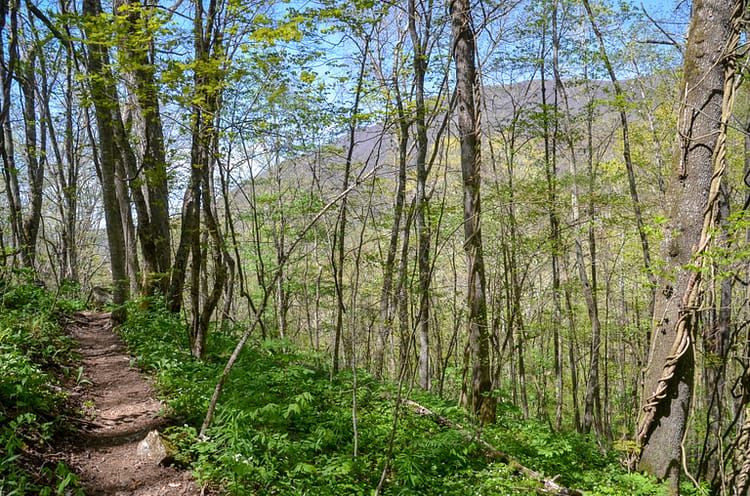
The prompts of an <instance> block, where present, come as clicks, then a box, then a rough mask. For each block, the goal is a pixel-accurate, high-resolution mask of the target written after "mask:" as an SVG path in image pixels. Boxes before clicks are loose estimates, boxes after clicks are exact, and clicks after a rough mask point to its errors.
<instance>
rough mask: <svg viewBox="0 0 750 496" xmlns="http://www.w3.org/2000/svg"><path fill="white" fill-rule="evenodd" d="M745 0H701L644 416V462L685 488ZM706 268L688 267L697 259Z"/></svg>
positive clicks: (684, 90) (687, 69) (688, 59)
mask: <svg viewBox="0 0 750 496" xmlns="http://www.w3.org/2000/svg"><path fill="white" fill-rule="evenodd" d="M743 7H744V5H743V2H737V3H735V2H718V1H715V0H705V1H701V2H695V3H693V12H692V19H691V22H690V29H689V31H688V43H687V48H686V51H685V61H684V72H683V82H682V86H681V92H680V94H681V95H682V97H683V101H682V105H681V108H680V114H679V116H678V124H677V127H678V132H679V135H678V138H677V143H676V145H675V152H674V158H673V163H672V171H671V175H670V177H669V185H668V189H667V204H668V205H669V206H670V211H669V212H668V219H669V220H668V223H667V224H666V225H665V227H664V234H665V236H664V242H663V244H662V258H663V260H664V261H665V264H666V265H665V267H664V274H665V276H663V277H662V279H661V281H660V288H661V291H659V292H658V293H657V298H656V302H655V307H654V332H653V342H652V346H651V349H652V350H653V352H652V354H651V357H650V361H649V365H648V367H647V369H646V375H645V383H644V396H643V405H644V407H643V410H642V412H641V416H640V418H639V422H638V430H637V436H636V442H637V444H638V446H640V447H641V451H640V457H639V458H638V457H637V455H636V460H637V461H638V469H639V470H644V471H646V472H649V473H651V474H653V475H655V476H656V477H658V478H659V479H663V480H667V481H669V484H670V489H671V492H672V493H673V494H677V493H678V490H679V478H680V472H681V470H680V468H681V455H682V451H681V443H682V440H683V437H684V434H685V429H686V424H687V420H688V416H689V412H690V407H691V404H690V403H691V396H692V393H693V387H694V384H693V382H694V371H695V363H694V343H693V336H695V335H697V331H698V326H699V325H700V318H701V313H700V311H699V309H700V308H701V305H702V297H701V291H702V289H701V286H702V284H703V280H702V279H703V276H704V275H705V270H704V269H703V268H702V266H703V265H704V264H705V258H704V257H703V254H704V251H705V250H706V248H707V247H708V245H709V244H710V242H711V237H710V229H711V228H712V227H714V226H715V221H716V217H717V216H718V198H719V195H720V189H721V180H722V176H723V171H724V166H725V152H726V148H725V138H726V125H727V121H728V119H729V115H730V113H731V108H732V103H733V87H734V86H733V85H734V82H733V78H734V71H735V65H734V57H735V55H736V54H735V50H736V46H737V42H738V38H739V30H738V26H737V22H738V20H739V19H740V18H741V17H742V13H743V12H744V8H743ZM689 263H690V264H691V265H695V266H696V267H697V269H690V268H687V267H686V265H687V264H689Z"/></svg>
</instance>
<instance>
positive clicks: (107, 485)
mask: <svg viewBox="0 0 750 496" xmlns="http://www.w3.org/2000/svg"><path fill="white" fill-rule="evenodd" d="M68 328H69V333H70V334H71V335H72V336H73V337H74V338H75V339H76V340H77V341H78V343H79V352H80V354H81V357H82V365H83V370H84V376H83V377H84V378H85V379H86V381H90V383H91V384H88V383H87V382H86V381H83V385H82V386H79V387H76V388H75V390H74V391H72V392H71V396H72V397H73V399H75V400H76V401H77V402H78V404H79V405H81V407H82V408H83V409H84V411H85V412H86V419H85V420H84V421H82V422H81V427H80V428H79V430H78V431H77V432H76V435H75V437H74V438H72V439H71V440H70V448H69V450H70V451H69V455H68V458H67V460H66V462H67V464H68V466H69V467H70V468H71V469H72V470H73V471H74V472H75V473H76V474H78V477H79V479H80V481H81V483H82V485H83V487H84V489H85V491H86V494H87V495H90V496H98V495H107V496H126V495H127V496H193V495H200V494H201V491H200V490H199V489H198V488H196V484H195V483H194V482H193V481H192V479H191V478H190V474H189V473H188V472H186V471H178V470H175V469H173V468H169V467H164V466H161V465H157V464H155V463H154V462H151V461H148V460H146V459H145V458H142V457H141V456H139V455H138V454H137V446H138V443H139V442H140V441H141V440H142V439H143V438H144V437H145V436H146V434H148V433H149V432H150V431H152V430H154V429H161V428H162V427H164V426H165V420H164V418H163V417H161V416H160V415H159V414H160V411H161V410H162V407H163V405H162V403H161V402H160V401H158V400H156V399H154V390H153V388H152V387H151V385H150V384H149V383H148V382H147V381H146V379H144V377H143V376H142V375H141V373H140V372H138V371H137V370H135V369H133V368H131V366H130V365H131V360H132V357H130V356H129V355H128V354H127V352H126V350H125V345H124V343H123V342H122V340H121V339H120V338H119V336H117V335H115V333H114V332H113V330H112V323H111V320H110V314H108V313H100V312H99V313H97V312H82V313H79V314H76V316H75V319H74V320H73V321H72V322H71V323H70V324H69V325H68Z"/></svg>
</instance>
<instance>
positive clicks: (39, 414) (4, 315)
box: [0, 281, 80, 495]
mask: <svg viewBox="0 0 750 496" xmlns="http://www.w3.org/2000/svg"><path fill="white" fill-rule="evenodd" d="M55 301H56V300H55V297H54V295H53V294H52V293H50V292H49V291H47V290H46V289H44V288H43V287H40V286H38V285H36V284H34V283H33V281H25V282H21V283H8V282H6V281H4V282H3V285H2V288H1V289H0V398H2V402H0V494H14V495H15V494H18V495H21V494H41V495H46V494H79V493H80V490H79V489H78V482H77V480H76V478H75V476H74V474H72V473H71V472H70V471H69V470H68V468H67V467H66V466H65V464H62V463H60V464H57V465H56V466H54V467H52V468H51V467H48V466H45V465H44V464H43V463H41V462H40V461H41V460H42V457H43V453H44V450H45V449H46V448H47V447H48V446H49V443H50V441H51V440H52V438H53V436H54V435H55V434H56V433H57V432H59V431H60V430H61V429H63V428H64V427H65V425H64V421H63V420H62V419H61V417H60V416H59V412H60V411H63V410H64V405H65V395H64V394H63V393H62V392H61V389H60V388H59V387H58V386H57V383H58V379H57V377H59V376H61V375H64V374H69V373H70V371H71V370H72V363H73V362H74V358H75V357H74V353H73V341H72V340H71V339H70V338H69V337H68V336H66V335H65V334H64V333H63V329H62V326H61V325H60V317H61V313H60V307H56V306H55V304H54V303H55ZM75 305H76V304H75V303H70V304H69V306H75Z"/></svg>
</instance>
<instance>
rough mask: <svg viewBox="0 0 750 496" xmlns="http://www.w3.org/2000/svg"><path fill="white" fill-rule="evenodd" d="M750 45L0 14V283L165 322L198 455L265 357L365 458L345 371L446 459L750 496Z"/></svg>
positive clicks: (231, 16) (683, 8)
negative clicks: (332, 416) (584, 444)
mask: <svg viewBox="0 0 750 496" xmlns="http://www.w3.org/2000/svg"><path fill="white" fill-rule="evenodd" d="M746 19H747V12H746V6H745V3H744V2H739V1H737V2H718V1H716V0H704V1H701V2H693V5H692V6H690V5H687V4H686V3H684V2H666V3H663V4H659V5H654V6H652V5H650V4H647V5H645V6H642V5H640V4H638V5H636V4H629V3H616V2H607V1H598V0H591V1H589V0H524V1H520V2H504V1H497V0H477V1H474V2H471V1H469V0H451V2H449V3H448V4H446V3H444V2H434V1H431V0H420V1H417V0H404V1H402V2H395V3H381V2H373V1H371V0H356V1H354V2H337V1H336V0H323V1H319V2H318V1H310V2H296V1H292V2H289V1H283V2H277V1H275V0H262V1H258V2H240V1H235V0H191V1H189V2H182V1H178V2H175V3H174V4H173V5H166V4H158V5H157V4H151V3H146V2H140V1H139V0H113V1H112V2H111V3H109V2H107V3H102V2H101V0H83V2H82V3H77V2H68V1H62V2H60V3H50V2H36V3H35V2H31V1H27V2H20V3H19V2H8V1H2V2H0V23H2V24H0V33H2V36H0V82H1V83H2V99H1V100H0V104H1V105H2V107H1V108H0V125H1V126H2V133H0V153H1V157H2V164H3V178H4V182H3V185H2V187H0V189H1V190H2V191H1V196H0V198H2V200H0V212H1V214H2V215H0V253H2V257H1V258H0V278H1V279H2V281H3V283H4V284H8V285H12V284H17V283H19V282H20V283H26V282H29V281H37V282H38V284H39V285H45V286H46V287H47V288H48V289H49V290H50V291H52V292H53V293H54V292H58V293H59V290H60V288H65V294H69V293H70V292H71V291H73V293H75V294H74V295H73V297H74V298H77V299H78V300H79V301H87V300H88V301H89V302H91V301H92V299H91V298H90V296H89V295H92V294H95V293H96V294H99V293H102V291H101V288H102V287H105V288H107V290H106V291H105V292H111V295H112V300H111V302H107V303H111V304H112V305H113V307H112V308H113V311H114V313H113V315H114V319H115V320H116V322H118V323H120V324H124V327H123V328H124V329H132V326H133V321H134V320H135V321H139V319H141V318H142V312H147V313H148V312H155V313H156V314H158V315H160V317H159V318H164V319H166V321H169V322H175V323H176V324H175V326H177V327H178V328H179V329H180V330H181V332H183V333H184V336H182V338H184V340H183V341H180V338H179V337H175V336H171V335H170V336H167V335H166V332H167V331H166V330H165V328H166V327H169V326H164V328H159V327H158V326H155V327H154V329H153V331H154V332H157V333H158V332H162V331H164V332H165V335H164V341H165V342H171V343H173V344H174V345H175V346H176V347H177V348H179V347H180V346H183V347H184V348H185V349H186V350H188V351H189V355H191V356H192V357H193V358H188V356H187V355H185V356H183V358H182V359H181V360H183V359H184V360H185V363H188V362H189V363H193V362H192V360H193V359H194V360H196V362H195V363H204V364H206V367H207V368H206V369H201V370H202V372H201V374H207V373H208V372H207V371H209V370H210V374H209V375H210V377H208V376H207V377H206V381H208V383H210V386H207V389H206V387H204V386H205V384H204V386H202V387H204V389H202V390H201V393H200V395H199V397H200V399H197V398H196V399H195V402H194V403H191V404H189V405H182V406H183V407H184V408H186V409H187V410H186V411H185V412H179V411H178V412H177V416H178V417H180V418H181V416H184V417H185V418H189V420H190V426H191V428H192V429H194V431H195V432H194V433H193V437H194V439H193V441H195V443H199V442H200V441H201V440H202V439H204V437H205V434H206V433H207V432H209V431H210V429H211V428H212V425H213V423H215V422H216V421H217V418H216V417H215V415H218V417H219V418H220V419H221V422H226V421H227V418H228V417H227V415H228V414H227V413H226V410H222V408H223V407H222V401H223V396H222V388H223V387H224V386H228V387H230V389H238V387H239V386H238V384H237V381H238V380H239V379H238V377H245V378H246V379H247V377H248V375H247V373H246V372H238V373H237V375H236V376H233V367H234V366H235V365H237V366H238V367H239V366H242V367H248V364H247V363H244V365H243V360H244V361H245V362H247V360H250V358H248V355H250V356H254V357H255V358H254V359H253V361H252V363H253V365H252V366H250V369H251V370H255V369H254V367H260V366H261V365H262V363H264V362H263V361H264V360H265V358H262V356H265V355H263V350H267V349H271V350H272V354H273V353H281V354H282V355H283V354H286V353H289V354H290V355H289V356H293V357H294V358H293V359H290V361H291V362H293V363H295V364H297V363H298V362H305V363H306V365H304V366H300V367H301V368H299V369H297V368H294V367H293V368H291V369H290V370H292V371H294V373H295V374H301V375H302V376H305V375H306V374H307V372H305V371H306V370H309V371H310V374H312V375H315V374H321V373H322V376H325V377H328V380H330V381H331V383H332V384H339V383H338V382H337V381H342V380H345V381H351V382H347V385H346V386H345V387H351V388H353V390H354V394H353V396H352V399H351V401H352V404H351V405H349V408H351V412H350V413H351V415H352V418H353V420H352V421H353V431H352V432H350V433H349V434H348V435H350V436H351V437H352V439H354V445H353V448H352V449H353V457H354V459H355V461H356V459H357V454H358V451H357V450H358V441H359V436H360V435H363V436H364V438H366V437H367V435H372V434H371V433H370V434H366V435H365V434H362V433H361V432H360V431H358V427H357V418H358V415H362V416H363V417H362V418H365V417H366V416H367V415H370V414H372V412H368V411H367V409H368V408H370V406H368V405H369V404H370V403H368V402H367V401H366V402H365V403H364V404H358V400H357V398H358V395H357V391H358V388H359V387H363V386H362V385H361V384H360V383H358V378H359V377H360V374H361V377H362V380H363V381H364V382H365V383H366V384H368V385H367V386H365V387H366V388H371V389H373V390H374V389H376V388H378V387H380V386H375V385H374V384H376V383H377V384H396V385H398V386H397V391H398V392H397V393H395V394H394V396H390V395H391V393H390V392H389V393H387V396H388V397H387V398H386V397H383V398H381V399H386V400H387V402H391V403H392V404H393V408H394V411H398V409H399V408H402V407H403V405H404V404H408V403H401V402H402V400H408V399H410V394H417V393H416V392H415V391H420V392H419V393H418V394H423V393H431V394H432V395H434V396H430V397H431V398H440V401H445V402H447V403H446V404H449V405H452V406H451V408H453V407H455V408H457V409H459V410H460V411H461V412H465V413H467V415H468V417H466V418H464V420H465V419H471V420H470V426H466V427H465V428H464V427H461V426H459V428H455V429H452V430H453V431H455V432H456V433H458V434H456V435H458V436H459V437H461V436H464V437H466V435H468V439H471V438H472V437H476V438H477V439H478V438H480V437H481V432H482V430H483V429H485V428H487V429H491V427H489V426H491V425H492V424H494V423H496V422H498V421H500V423H506V422H509V419H515V420H517V421H518V422H519V424H518V425H528V424H524V422H538V423H539V425H544V424H546V425H547V426H548V427H549V432H550V433H551V434H550V435H552V433H554V434H555V435H560V436H563V435H567V433H570V434H571V435H574V434H573V433H577V434H583V435H585V436H588V439H591V440H593V441H595V443H596V445H597V446H598V449H599V451H600V452H601V454H602V457H603V459H610V458H609V457H615V458H619V459H621V461H622V463H623V466H625V467H627V469H628V470H630V471H638V472H645V473H647V474H649V475H650V476H653V477H655V478H656V479H658V480H659V481H663V482H664V483H665V484H666V486H665V487H667V488H668V490H669V492H670V493H671V494H677V493H678V492H679V490H680V489H679V488H680V484H681V483H682V487H683V491H688V490H689V489H685V488H686V487H692V486H695V487H699V488H703V489H702V490H705V491H710V492H711V494H717V495H719V494H721V495H725V494H733V495H734V494H747V493H748V473H750V458H749V457H750V452H748V443H749V442H750V438H749V437H748V435H750V416H749V415H748V414H750V410H748V408H749V407H748V404H749V403H748V400H749V398H750V351H749V348H748V346H750V335H749V334H748V332H750V327H748V325H747V324H748V322H750V320H748V319H749V318H750V315H749V314H748V308H750V307H748V295H750V293H748V277H750V274H749V273H748V271H749V270H750V265H748V240H750V231H749V230H748V229H749V227H748V219H747V214H746V212H747V208H748V205H750V190H748V188H749V187H750V182H749V181H748V179H747V177H748V176H747V174H748V170H750V165H748V164H749V163H750V162H748V156H750V155H749V154H750V140H749V139H748V137H747V133H748V132H750V106H748V103H747V101H748V100H747V95H748V89H747V88H746V85H745V84H744V82H745V77H746V66H747V64H746V62H747V60H746V52H745V49H746V41H747V40H746V35H745V32H746V25H745V21H746ZM8 287H11V286H8ZM71 288H72V289H71ZM134 302H139V303H137V304H136V303H134ZM161 312H163V313H161ZM136 336H137V337H138V336H139V337H138V339H143V340H144V343H143V346H144V347H148V346H151V345H147V344H146V343H145V341H149V339H150V338H147V337H144V336H143V335H140V334H137V332H136ZM157 337H158V336H157ZM129 340H130V341H131V342H130V343H129V344H130V345H131V346H133V347H134V348H137V347H138V346H139V343H138V342H137V339H135V341H133V338H129ZM180 343H181V344H180ZM0 344H2V341H0ZM162 351H163V350H161V351H160V350H159V349H158V346H157V350H156V351H153V350H151V351H149V352H148V353H157V355H158V353H161V352H162ZM144 353H145V352H144ZM257 354H259V355H257ZM256 355H257V356H256ZM149 356H150V355H149ZM181 356H182V355H181ZM145 357H146V355H144V357H141V358H142V359H143V360H144V361H145V362H146V363H147V366H148V367H150V369H151V370H152V372H154V373H157V374H158V373H159V365H158V364H157V363H150V362H149V360H150V359H148V358H145ZM243 357H244V358H243ZM300 357H304V358H300ZM219 360H221V364H222V366H220V367H219V366H215V364H216V363H218V361H219ZM266 365H267V366H268V367H270V368H269V369H268V374H269V380H279V377H277V374H281V372H278V371H277V370H276V369H275V368H274V367H276V366H277V365H278V364H277V363H275V362H274V363H268V364H266ZM295 366H296V365H295ZM165 367H166V365H165ZM305 367H310V369H307V368H305ZM167 368H168V367H167ZM180 370H182V369H180ZM242 370H245V371H246V370H247V368H244V369H242ZM321 371H325V372H324V373H323V372H321ZM183 372H184V371H183ZM282 375H283V374H282ZM316 377H317V375H316ZM342 377H345V378H346V379H342ZM303 379H304V377H300V381H302V382H304V380H306V379H304V380H303ZM310 379H311V378H310ZM247 380H248V381H249V380H250V379H247ZM369 381H374V382H372V383H370V382H369ZM282 382H283V381H282ZM315 384H316V385H314V386H313V385H311V386H310V387H311V388H312V389H315V388H316V387H318V386H317V383H315ZM253 387H255V386H253ZM279 387H281V386H279ZM342 387H343V386H342ZM289 389H290V390H295V389H294V388H292V387H289ZM253 390H255V389H253ZM209 391H210V393H209ZM406 391H409V394H407V393H406ZM318 393H320V394H321V395H322V396H325V394H326V393H325V392H324V391H317V392H316V393H315V394H318ZM196 394H198V393H196ZM211 394H212V395H213V396H212V398H211V399H210V400H209V396H211ZM290 394H291V393H290ZM294 394H296V395H298V396H296V397H295V398H297V400H299V401H297V400H295V401H296V403H295V404H297V405H298V407H299V408H301V409H303V410H304V409H307V408H311V409H314V408H315V406H314V405H313V404H311V403H310V402H311V401H312V398H313V397H312V396H310V397H308V396H304V395H305V391H296V390H295V393H294ZM282 396H283V395H282ZM303 396H304V398H303ZM315 398H318V396H315ZM318 399H320V398H318ZM227 401H230V400H227ZM285 401H291V400H290V399H289V398H286V399H285ZM320 401H321V402H324V400H323V399H320ZM368 401H369V400H368ZM230 402H231V401H230ZM268 402H269V404H277V403H280V402H281V400H280V399H279V398H275V399H268ZM251 403H252V405H245V406H244V407H242V408H240V410H243V408H244V410H245V411H255V410H253V409H254V408H262V405H261V403H262V402H261V400H260V399H259V398H256V399H255V400H252V402H251ZM375 403H377V402H375ZM375 403H373V405H374V404H375ZM339 406H340V405H339ZM290 408H292V407H291V404H290ZM331 408H333V407H331ZM373 408H375V406H373ZM222 412H223V413H222ZM266 413H268V412H266ZM277 413H278V412H277ZM293 413H294V412H292V413H290V412H287V415H286V416H285V418H288V417H290V416H292V414H293ZM431 413H434V412H431ZM279 415H281V414H279ZM438 418H439V416H438ZM445 418H446V419H447V417H445ZM398 420H399V414H394V417H393V430H392V432H396V430H397V427H396V426H397V423H398ZM248 421H249V420H248ZM462 421H463V420H462ZM269 422H270V423H271V424H273V422H274V421H272V420H269ZM456 422H457V420H456V419H455V418H454V419H453V420H450V421H449V423H448V424H442V425H443V426H445V425H451V423H453V424H455V423H456ZM284 428H288V429H289V431H290V432H292V431H294V429H293V428H292V427H289V426H286V425H285V427H284ZM466 429H468V430H466ZM303 430H304V429H303ZM300 432H302V431H300ZM300 435H302V434H300ZM393 439H394V438H393V434H391V438H390V445H387V446H388V450H390V451H389V453H390V454H389V456H391V455H393V456H395V455H394V451H393V450H394V447H393ZM468 439H467V440H468ZM191 442H192V441H191ZM188 444H190V443H188ZM383 446H385V445H383ZM190 449H195V448H190ZM269 449H270V448H269ZM401 449H403V447H401V448H397V449H396V452H398V453H401V454H403V453H404V452H403V451H400V450H401ZM482 449H483V448H480V451H482ZM193 454H194V455H195V453H193ZM298 454H299V453H298ZM484 454H485V455H486V453H484ZM196 456H198V455H196ZM404 456H405V455H404ZM472 456H473V455H472ZM394 459H395V458H394ZM300 460H302V458H300ZM389 460H390V459H389ZM401 461H402V462H403V459H402V460H401ZM523 461H524V462H528V463H527V464H529V465H531V466H533V463H532V461H528V460H523ZM299 463H300V464H304V463H307V462H306V461H305V462H303V461H299ZM373 463H374V466H373V467H372V470H373V471H375V472H378V476H379V475H380V474H381V473H382V477H381V478H380V479H379V481H378V482H377V484H376V486H377V491H386V492H387V491H388V490H387V489H385V488H387V487H388V481H389V480H390V477H392V476H393V477H396V478H397V476H394V475H393V474H390V472H389V469H391V468H393V466H392V465H389V463H391V462H390V461H388V462H384V463H385V468H384V467H383V466H380V465H377V463H375V462H373ZM378 463H380V462H378ZM301 466H302V465H295V467H301ZM289 470H292V469H289ZM295 470H296V469H295ZM299 470H302V469H299ZM393 470H395V469H393ZM279 473H282V472H279ZM256 475H257V474H256ZM547 475H554V474H547ZM222 477H223V476H222ZM365 478H366V477H365ZM543 479H544V477H542V480H543ZM570 480H571V481H572V482H576V483H579V482H580V480H578V479H570ZM371 482H372V481H371ZM368 484H369V483H363V486H367V485H368ZM399 484H400V483H399ZM241 485H242V484H239V483H238V484H235V486H236V487H240V486H241ZM458 485H459V486H460V484H458ZM235 486H232V487H235ZM224 487H228V486H224ZM269 487H271V486H269ZM274 487H275V486H274ZM311 487H314V486H311ZM394 487H395V486H394ZM404 487H409V486H408V484H406V485H405V486H404ZM420 487H422V488H424V487H426V486H425V485H424V484H422V485H421V486H420V485H419V484H416V485H415V486H414V487H412V489H414V488H417V489H414V490H415V491H416V492H417V493H420V491H421V492H424V489H419V488H420ZM233 490H234V489H233ZM256 490H257V487H256ZM394 490H395V489H394ZM236 491H239V489H236ZM269 491H270V492H273V491H274V490H272V489H269ZM282 492H283V491H282ZM437 493H438V492H437V490H436V491H435V494H437ZM451 494H453V493H451ZM613 494H616V493H613ZM644 494H645V493H644ZM649 494H650V493H649Z"/></svg>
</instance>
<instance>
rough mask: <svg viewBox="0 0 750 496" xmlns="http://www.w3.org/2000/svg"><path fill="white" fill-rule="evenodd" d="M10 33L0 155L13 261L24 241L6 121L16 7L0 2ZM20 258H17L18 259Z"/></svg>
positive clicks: (0, 71)
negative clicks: (8, 22) (0, 157)
mask: <svg viewBox="0 0 750 496" xmlns="http://www.w3.org/2000/svg"><path fill="white" fill-rule="evenodd" d="M6 17H10V27H9V28H6ZM6 29H10V45H9V46H8V54H7V57H6V54H5V40H6V39H7V38H6V37H5V36H2V37H0V38H1V39H0V82H1V83H2V101H1V102H0V104H1V106H0V126H2V132H1V135H0V140H2V143H0V145H2V146H1V147H0V153H2V159H3V179H4V181H5V194H6V198H7V200H8V213H9V217H10V227H11V233H12V239H13V253H12V254H13V260H14V261H15V260H16V258H17V257H16V255H22V253H23V250H24V247H25V246H26V244H27V243H26V240H25V239H24V229H23V215H22V207H21V193H20V188H19V186H18V167H17V165H16V158H15V147H14V145H13V132H12V128H11V120H10V108H11V105H12V97H11V89H12V86H13V79H14V77H15V72H16V70H17V66H18V64H19V61H18V5H17V4H16V3H13V2H8V1H7V0H3V1H0V31H3V32H4V30H6ZM18 258H20V257H18Z"/></svg>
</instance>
